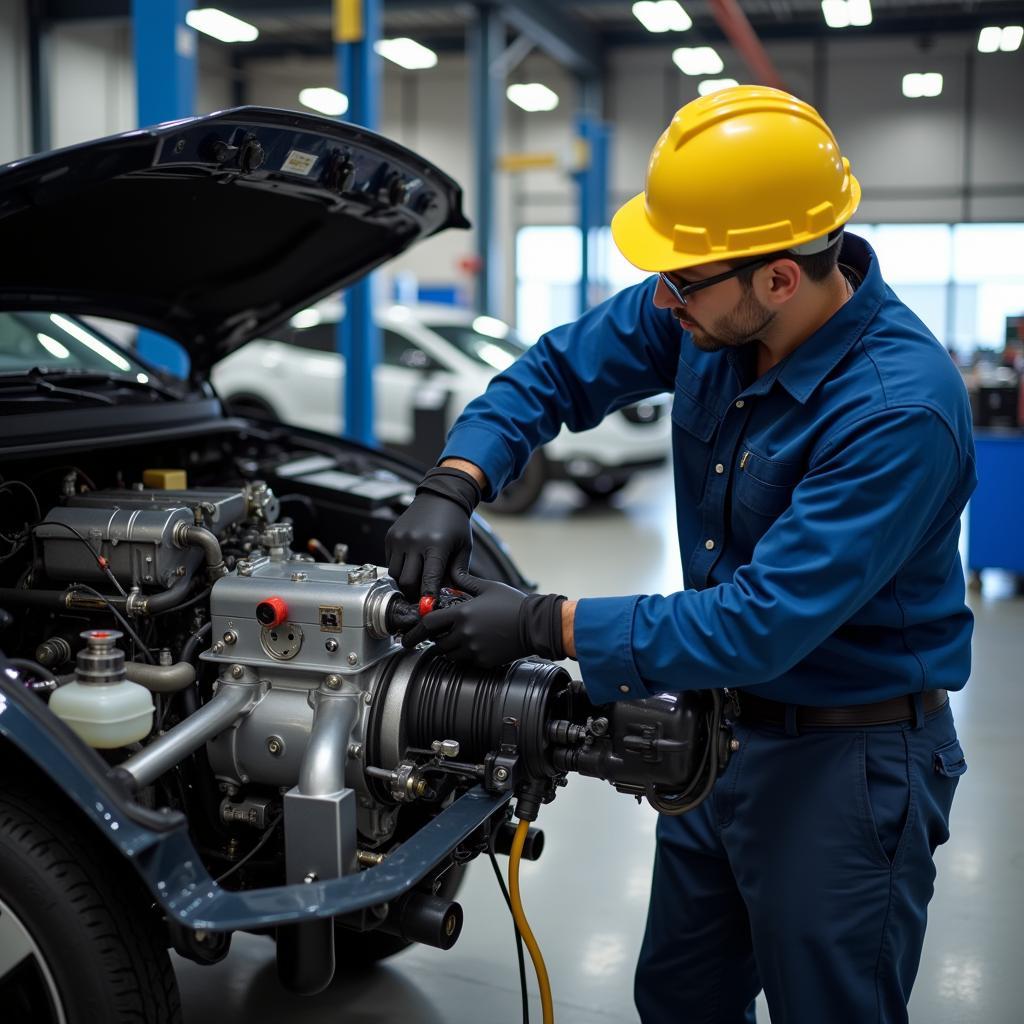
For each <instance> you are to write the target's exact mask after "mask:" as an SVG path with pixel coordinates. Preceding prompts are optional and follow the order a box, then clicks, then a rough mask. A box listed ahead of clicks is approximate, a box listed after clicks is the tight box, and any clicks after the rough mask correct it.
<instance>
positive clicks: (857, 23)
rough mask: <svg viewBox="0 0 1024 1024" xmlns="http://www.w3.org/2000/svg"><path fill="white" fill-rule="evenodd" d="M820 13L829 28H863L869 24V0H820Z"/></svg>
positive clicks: (870, 17)
mask: <svg viewBox="0 0 1024 1024" xmlns="http://www.w3.org/2000/svg"><path fill="white" fill-rule="evenodd" d="M821 13H822V14H823V15H824V16H825V24H826V25H828V27H829V28H850V26H851V25H852V26H854V27H856V28H863V27H864V26H865V25H870V24H871V20H872V15H871V0H821Z"/></svg>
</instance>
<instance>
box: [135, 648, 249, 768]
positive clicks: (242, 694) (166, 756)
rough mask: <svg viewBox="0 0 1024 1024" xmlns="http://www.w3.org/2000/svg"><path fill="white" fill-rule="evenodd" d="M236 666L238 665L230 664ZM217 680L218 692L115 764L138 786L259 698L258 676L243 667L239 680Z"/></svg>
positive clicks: (221, 729)
mask: <svg viewBox="0 0 1024 1024" xmlns="http://www.w3.org/2000/svg"><path fill="white" fill-rule="evenodd" d="M236 667H240V666H232V668H236ZM218 682H219V686H218V689H217V692H216V693H215V694H214V695H213V698H212V700H210V702H209V703H208V704H204V705H203V706H202V707H201V708H200V709H199V710H198V711H197V712H196V713H195V714H194V715H189V717H188V718H186V719H185V720H184V721H183V722H182V723H181V724H180V725H176V726H175V727H174V728H173V729H171V730H170V732H167V733H164V735H163V736H161V737H160V739H158V740H155V741H154V742H153V743H150V744H149V746H147V747H145V748H144V749H143V750H142V751H140V752H139V753H138V754H135V755H134V756H133V757H129V758H128V760H127V761H122V762H121V764H120V765H119V766H118V767H119V768H123V769H124V770H125V771H126V772H128V774H129V775H131V777H132V778H133V779H134V780H135V783H136V785H137V786H138V787H140V788H141V787H142V786H148V785H149V784H150V783H151V782H154V781H155V780H156V779H158V778H159V777H160V776H161V775H163V773H164V772H166V771H168V770H169V769H170V768H173V767H174V766H175V765H176V764H177V763H178V762H179V761H181V760H182V759H183V758H185V757H188V755H189V754H191V753H192V752H193V751H194V750H198V749H199V747H201V746H202V745H203V744H204V743H206V742H208V741H209V740H212V739H213V737H214V736H216V735H218V734H219V733H222V732H223V731H224V730H225V729H227V728H228V727H229V726H231V725H233V724H234V723H235V722H236V721H237V720H238V719H239V718H240V717H242V716H243V715H245V714H246V713H248V712H249V711H250V710H251V709H252V708H253V707H254V706H255V705H256V703H257V702H258V701H259V695H260V683H259V679H258V678H257V677H256V675H255V673H253V672H251V671H250V670H248V669H242V675H241V676H240V677H239V678H238V679H233V678H229V679H224V678H223V677H222V678H221V679H220V680H219V681H218Z"/></svg>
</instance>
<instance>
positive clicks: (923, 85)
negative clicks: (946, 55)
mask: <svg viewBox="0 0 1024 1024" xmlns="http://www.w3.org/2000/svg"><path fill="white" fill-rule="evenodd" d="M941 92H942V75H940V74H939V73H938V72H937V71H927V72H924V73H923V74H910V75H904V76H903V95H904V96H907V97H909V98H910V99H919V98H921V97H922V96H938V95H939V94H940V93H941Z"/></svg>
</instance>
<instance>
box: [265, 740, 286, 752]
mask: <svg viewBox="0 0 1024 1024" xmlns="http://www.w3.org/2000/svg"><path fill="white" fill-rule="evenodd" d="M267 752H268V753H269V754H270V756H271V757H280V756H281V755H282V754H283V753H284V740H283V739H281V737H280V736H268V737H267Z"/></svg>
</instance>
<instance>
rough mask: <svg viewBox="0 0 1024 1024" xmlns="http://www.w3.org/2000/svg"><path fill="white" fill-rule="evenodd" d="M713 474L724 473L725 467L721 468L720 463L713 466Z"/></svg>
mask: <svg viewBox="0 0 1024 1024" xmlns="http://www.w3.org/2000/svg"><path fill="white" fill-rule="evenodd" d="M715 472H716V473H719V474H721V473H724V472H725V466H723V465H722V464H721V463H720V462H719V463H716V464H715Z"/></svg>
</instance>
